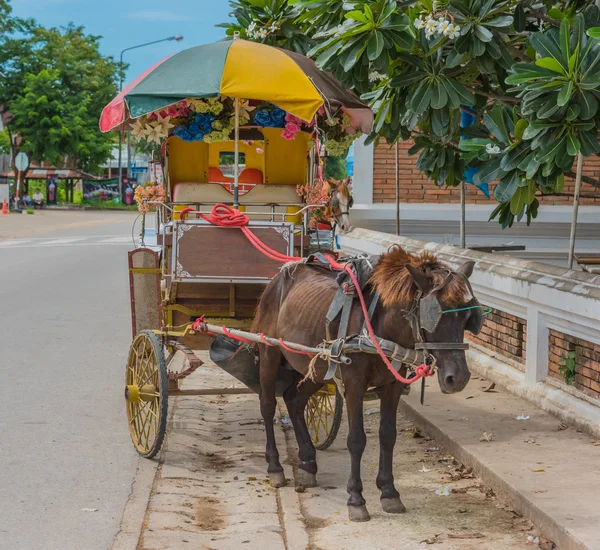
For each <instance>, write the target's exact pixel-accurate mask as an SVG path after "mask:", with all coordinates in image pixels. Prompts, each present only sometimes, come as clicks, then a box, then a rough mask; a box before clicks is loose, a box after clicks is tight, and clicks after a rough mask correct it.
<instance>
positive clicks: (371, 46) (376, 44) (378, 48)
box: [367, 31, 383, 61]
mask: <svg viewBox="0 0 600 550" xmlns="http://www.w3.org/2000/svg"><path fill="white" fill-rule="evenodd" d="M382 51H383V36H382V34H381V33H380V32H379V31H375V32H374V33H373V35H371V38H369V43H368V46H367V55H368V57H369V61H373V60H374V59H377V58H378V57H379V56H380V55H381V52H382Z"/></svg>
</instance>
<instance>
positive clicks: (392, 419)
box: [377, 381, 406, 514]
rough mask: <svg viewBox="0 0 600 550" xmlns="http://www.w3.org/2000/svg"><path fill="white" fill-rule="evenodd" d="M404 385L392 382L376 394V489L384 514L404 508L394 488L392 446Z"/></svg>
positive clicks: (399, 511)
mask: <svg viewBox="0 0 600 550" xmlns="http://www.w3.org/2000/svg"><path fill="white" fill-rule="evenodd" d="M403 387H404V384H401V383H400V382H397V381H396V382H392V383H391V384H388V385H386V386H384V387H383V388H381V389H380V390H379V392H378V394H379V397H380V399H381V419H380V423H379V448H380V451H379V473H378V474H377V487H378V488H379V489H380V490H381V506H382V507H383V511H384V512H389V513H390V514H401V513H402V512H406V508H405V507H404V504H402V501H401V500H400V493H398V491H397V490H396V487H394V473H393V461H394V446H395V445H396V412H397V410H398V402H399V401H400V395H401V394H402V388H403Z"/></svg>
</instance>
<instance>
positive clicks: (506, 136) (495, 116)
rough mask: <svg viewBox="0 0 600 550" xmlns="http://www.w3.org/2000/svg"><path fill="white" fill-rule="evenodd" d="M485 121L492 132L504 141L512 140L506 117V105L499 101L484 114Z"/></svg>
mask: <svg viewBox="0 0 600 550" xmlns="http://www.w3.org/2000/svg"><path fill="white" fill-rule="evenodd" d="M483 121H484V123H485V125H486V126H487V128H488V130H489V131H490V133H491V134H492V135H493V136H494V137H495V138H496V139H499V140H500V141H501V142H503V143H509V142H510V132H509V130H508V126H507V125H506V120H505V118H504V107H503V106H502V104H500V103H497V104H496V105H495V106H494V107H493V108H492V109H490V110H489V111H488V112H487V113H486V114H485V115H484V116H483Z"/></svg>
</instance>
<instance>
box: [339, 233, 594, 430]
mask: <svg viewBox="0 0 600 550" xmlns="http://www.w3.org/2000/svg"><path fill="white" fill-rule="evenodd" d="M339 244H340V246H341V248H342V249H343V251H344V252H345V253H369V254H380V253H382V252H385V251H386V250H387V249H388V248H389V247H390V246H391V245H393V244H400V245H401V246H403V247H404V248H405V249H406V250H408V251H409V252H419V251H421V250H424V249H426V250H430V251H432V252H434V253H435V254H436V255H437V256H438V257H439V258H440V259H441V260H442V261H444V262H446V263H448V264H450V265H451V266H453V267H458V266H459V265H461V264H462V263H464V262H465V261H467V260H475V261H476V262H477V263H476V267H475V270H474V272H473V275H472V277H471V283H472V285H473V290H474V292H475V294H476V295H477V298H478V299H479V301H480V302H481V303H483V304H486V305H488V306H491V307H493V308H494V309H498V310H500V311H504V312H506V313H509V314H512V315H516V316H518V317H521V318H523V319H525V320H526V321H527V342H526V360H525V371H524V372H521V371H520V370H518V369H517V368H515V367H514V365H511V362H510V361H507V360H506V359H504V358H503V357H502V356H501V355H500V354H496V353H494V352H492V351H490V350H487V349H486V348H483V347H481V346H477V345H474V346H472V349H471V350H470V351H469V360H470V364H471V366H472V368H473V369H474V370H475V371H477V372H479V373H480V374H483V375H484V376H486V378H488V379H490V380H492V381H494V382H497V383H498V384H500V385H502V386H504V387H506V388H507V389H508V390H509V391H511V392H513V393H515V394H518V395H520V396H521V397H524V398H526V399H528V400H530V401H533V402H535V403H536V404H537V405H539V406H541V407H542V408H544V409H546V410H548V411H549V412H552V413H554V414H556V415H558V416H559V417H561V418H563V419H564V420H567V421H569V422H573V423H576V424H577V425H579V426H580V427H582V428H584V429H585V430H586V431H588V432H591V433H593V434H594V435H595V436H600V401H599V400H597V399H594V398H591V397H589V396H587V395H585V394H583V393H582V392H580V391H578V390H576V389H575V388H572V387H570V386H566V385H564V384H561V383H559V382H557V381H555V380H553V379H551V378H549V377H548V359H549V357H548V349H549V339H548V335H549V330H550V329H554V330H556V331H559V332H562V333H564V334H569V335H572V336H575V337H577V338H581V339H583V340H587V341H589V342H592V343H594V344H598V345H600V275H591V274H588V273H584V272H581V271H573V270H570V269H566V268H562V267H557V266H552V265H546V264H542V263H537V262H530V261H525V260H521V259H516V258H510V257H508V256H505V255H500V254H486V253H483V252H477V251H473V250H464V249H461V248H458V247H455V246H451V245H445V244H439V243H427V242H423V241H417V240H414V239H409V238H405V237H397V236H395V235H390V234H388V233H380V232H377V231H370V230H367V229H359V228H357V229H354V230H353V231H351V232H350V233H348V234H346V235H343V236H340V237H339Z"/></svg>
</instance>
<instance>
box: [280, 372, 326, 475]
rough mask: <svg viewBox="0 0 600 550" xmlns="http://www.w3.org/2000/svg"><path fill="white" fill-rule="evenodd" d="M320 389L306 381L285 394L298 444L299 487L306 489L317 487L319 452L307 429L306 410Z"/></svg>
mask: <svg viewBox="0 0 600 550" xmlns="http://www.w3.org/2000/svg"><path fill="white" fill-rule="evenodd" d="M320 387H321V384H317V383H315V382H312V381H311V380H305V381H304V382H302V383H301V384H300V387H298V386H297V385H296V384H295V383H294V384H292V386H290V387H289V388H288V389H287V390H285V392H284V393H283V399H284V400H285V404H286V406H287V410H288V413H289V415H290V420H291V421H292V425H293V426H294V434H295V435H296V441H297V442H298V458H299V460H300V461H299V463H298V485H302V486H304V487H316V486H317V461H316V458H317V452H316V450H315V446H314V445H313V442H312V439H311V437H310V433H309V431H308V428H307V427H306V419H305V418H304V409H305V408H306V404H307V403H308V400H309V399H310V397H311V396H312V395H313V394H314V393H316V392H317V390H318V389H319V388H320Z"/></svg>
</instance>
